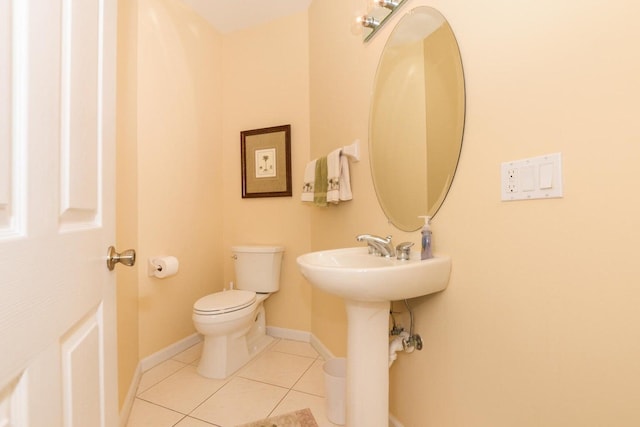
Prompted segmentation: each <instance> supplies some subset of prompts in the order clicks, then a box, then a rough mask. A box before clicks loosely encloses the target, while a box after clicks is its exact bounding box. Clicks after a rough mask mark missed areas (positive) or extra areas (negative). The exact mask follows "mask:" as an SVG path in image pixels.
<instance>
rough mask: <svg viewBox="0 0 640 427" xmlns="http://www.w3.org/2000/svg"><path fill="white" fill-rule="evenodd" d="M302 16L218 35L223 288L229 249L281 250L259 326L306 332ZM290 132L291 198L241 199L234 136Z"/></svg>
mask: <svg viewBox="0 0 640 427" xmlns="http://www.w3.org/2000/svg"><path fill="white" fill-rule="evenodd" d="M307 33H308V31H307V13H306V12H304V13H299V14H295V15H293V16H289V17H286V18H283V19H279V20H277V21H274V22H271V23H268V24H265V25H260V26H257V27H254V28H251V29H248V30H243V31H238V32H235V33H231V34H229V35H226V36H225V38H224V42H223V56H224V68H223V69H224V73H223V77H222V81H223V82H224V89H223V94H224V97H223V102H224V109H223V113H222V123H223V158H224V186H223V194H224V231H223V233H222V236H223V240H222V242H223V244H222V246H223V248H224V257H223V259H224V264H225V274H224V276H225V277H224V278H225V280H224V284H225V285H226V284H228V282H230V281H232V280H234V271H233V263H232V261H231V246H233V245H238V244H278V245H283V246H284V247H285V253H284V256H283V260H282V271H281V277H280V291H279V292H278V293H276V294H274V295H272V296H271V297H269V299H268V300H267V301H266V302H265V304H266V311H267V324H268V325H269V326H277V327H283V328H288V329H298V330H303V331H309V330H310V329H311V289H310V287H309V285H308V284H307V283H305V282H304V279H303V278H302V276H301V275H300V273H299V272H298V269H297V266H296V257H297V256H298V255H301V254H303V253H305V252H308V251H309V227H310V225H309V209H310V208H309V207H308V206H303V205H302V203H301V202H300V195H301V191H302V174H303V172H304V167H305V163H306V162H307V161H308V160H309V71H308V70H309V58H308V50H309V48H308V39H307ZM285 124H290V125H291V165H292V175H293V176H292V189H293V197H268V198H249V199H243V198H242V192H241V174H240V132H241V131H243V130H250V129H259V128H264V127H270V126H279V125H285Z"/></svg>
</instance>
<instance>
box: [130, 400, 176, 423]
mask: <svg viewBox="0 0 640 427" xmlns="http://www.w3.org/2000/svg"><path fill="white" fill-rule="evenodd" d="M136 399H138V400H141V401H143V402H146V403H149V404H151V405H153V406H157V407H158V408H162V409H166V410H167V411H171V412H175V413H176V414H180V415H183V418H184V417H186V416H187V415H188V414H185V413H183V412H180V411H176V410H175V409H172V408H168V407H166V406H164V405H161V404H159V403H156V402H152V401H151V400H147V399H143V398H141V397H136Z"/></svg>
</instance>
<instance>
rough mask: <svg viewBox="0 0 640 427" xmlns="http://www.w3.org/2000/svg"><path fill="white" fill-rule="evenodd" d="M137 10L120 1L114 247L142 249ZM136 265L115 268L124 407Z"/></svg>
mask: <svg viewBox="0 0 640 427" xmlns="http://www.w3.org/2000/svg"><path fill="white" fill-rule="evenodd" d="M137 12H138V11H137V7H136V5H135V3H134V2H132V1H119V2H118V71H117V73H118V74H117V80H118V86H117V97H116V98H117V116H116V125H117V127H116V129H117V135H116V138H117V142H116V155H117V157H116V164H117V170H118V173H117V174H116V188H117V191H116V217H117V221H116V243H117V244H116V248H117V249H119V250H120V251H122V250H124V249H128V248H137V247H138V215H137V206H138V186H137V182H138V167H137V161H138V154H137V142H136V141H137V129H138V124H137V82H138V79H137V64H138V61H137V44H136V43H135V40H136V39H137V27H138V26H137V21H138V13H137ZM139 267H140V263H139V262H138V263H137V264H136V265H135V266H134V267H132V268H117V269H116V275H117V279H116V280H117V307H118V316H117V317H118V387H119V389H120V405H122V404H123V402H124V399H125V398H126V395H127V392H128V390H129V387H130V386H131V382H132V380H133V378H134V375H135V372H136V369H137V367H138V361H139V357H138V340H139V334H138V331H139V328H138V280H137V277H138V269H139Z"/></svg>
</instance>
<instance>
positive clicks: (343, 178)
mask: <svg viewBox="0 0 640 427" xmlns="http://www.w3.org/2000/svg"><path fill="white" fill-rule="evenodd" d="M339 183H340V200H343V201H344V200H351V199H353V194H352V193H351V176H350V175H349V159H347V156H345V155H340V182H339Z"/></svg>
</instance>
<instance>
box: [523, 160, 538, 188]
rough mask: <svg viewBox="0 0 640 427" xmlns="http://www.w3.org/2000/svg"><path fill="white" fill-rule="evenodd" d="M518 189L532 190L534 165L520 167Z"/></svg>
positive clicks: (534, 178) (534, 181) (533, 186)
mask: <svg viewBox="0 0 640 427" xmlns="http://www.w3.org/2000/svg"><path fill="white" fill-rule="evenodd" d="M520 189H521V190H522V191H533V190H535V189H536V167H535V166H533V165H528V166H523V167H522V168H520Z"/></svg>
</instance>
